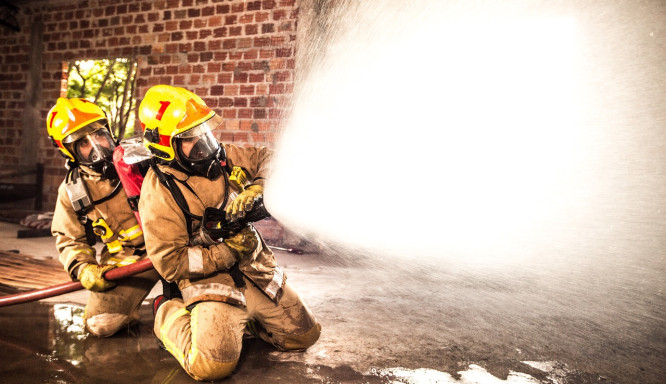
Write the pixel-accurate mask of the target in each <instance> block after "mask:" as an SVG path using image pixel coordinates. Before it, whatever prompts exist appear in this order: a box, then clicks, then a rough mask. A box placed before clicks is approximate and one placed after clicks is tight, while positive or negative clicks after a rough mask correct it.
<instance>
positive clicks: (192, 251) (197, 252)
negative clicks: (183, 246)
mask: <svg viewBox="0 0 666 384" xmlns="http://www.w3.org/2000/svg"><path fill="white" fill-rule="evenodd" d="M187 260H188V264H189V265H188V267H189V269H190V276H191V277H198V276H203V254H202V252H201V248H200V247H190V248H188V249H187Z"/></svg>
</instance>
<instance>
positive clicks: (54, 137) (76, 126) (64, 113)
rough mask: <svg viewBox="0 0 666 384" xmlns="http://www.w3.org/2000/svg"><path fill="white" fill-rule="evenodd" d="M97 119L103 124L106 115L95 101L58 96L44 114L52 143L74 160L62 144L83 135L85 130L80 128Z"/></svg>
mask: <svg viewBox="0 0 666 384" xmlns="http://www.w3.org/2000/svg"><path fill="white" fill-rule="evenodd" d="M100 120H104V121H100ZM98 121H99V123H101V125H105V124H106V115H105V114H104V111H102V109H101V108H100V107H98V106H97V105H95V103H93V102H91V101H88V100H86V99H65V98H63V97H60V98H58V100H57V101H56V104H55V105H54V106H53V108H51V110H50V111H49V113H48V115H46V130H47V132H48V134H49V137H50V138H51V141H52V142H53V145H55V146H56V147H58V149H59V150H60V152H61V153H62V154H63V155H64V156H65V157H67V158H68V159H70V160H71V161H73V162H75V161H76V159H75V157H74V155H73V154H72V152H71V151H70V149H69V148H67V147H66V146H65V145H64V144H66V143H72V142H74V141H75V140H77V139H79V138H80V136H83V135H84V131H85V130H82V128H84V127H87V126H88V125H90V124H92V123H95V122H98ZM99 123H98V124H99ZM107 130H108V127H107ZM109 133H111V131H109Z"/></svg>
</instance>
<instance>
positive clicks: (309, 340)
mask: <svg viewBox="0 0 666 384" xmlns="http://www.w3.org/2000/svg"><path fill="white" fill-rule="evenodd" d="M320 335H321V325H319V323H317V324H315V325H314V326H313V327H312V328H310V330H308V331H307V332H305V333H301V334H299V335H284V336H282V337H278V340H279V341H278V343H277V345H276V346H277V347H278V348H279V349H281V350H283V351H304V350H306V349H308V348H310V347H311V346H312V345H313V344H314V343H316V342H317V340H319V336H320Z"/></svg>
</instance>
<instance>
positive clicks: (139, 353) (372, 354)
mask: <svg viewBox="0 0 666 384" xmlns="http://www.w3.org/2000/svg"><path fill="white" fill-rule="evenodd" d="M18 228H20V227H19V226H18V225H14V224H7V223H0V249H3V250H4V249H18V250H20V251H21V253H25V254H29V255H33V256H35V257H55V249H54V245H53V239H51V238H35V239H16V238H14V237H13V236H15V231H16V230H17V229H18ZM276 253H277V256H278V260H279V262H280V264H281V265H282V266H283V268H284V269H285V270H286V272H287V274H288V275H289V279H290V282H291V284H293V286H294V287H295V288H296V289H297V290H298V291H299V292H300V293H301V294H302V296H303V297H304V299H305V300H306V302H308V304H309V305H310V307H311V308H312V310H313V312H314V313H315V315H316V316H317V317H318V320H319V321H320V322H321V324H322V326H323V333H322V336H321V339H320V340H319V342H318V343H317V344H316V345H315V346H313V347H312V348H310V349H309V350H308V351H307V352H304V353H282V352H277V351H275V350H274V349H273V348H271V347H269V346H268V345H266V344H264V343H263V342H261V341H259V340H256V339H247V340H245V346H244V350H243V353H242V357H241V362H240V364H239V366H238V369H237V371H236V373H235V374H234V375H233V376H232V377H231V378H229V379H227V380H224V382H227V383H253V382H266V383H275V382H285V383H286V382H289V383H405V384H407V383H410V384H411V383H416V384H421V383H444V384H449V383H453V384H456V383H464V384H472V383H484V384H485V383H490V384H495V383H512V384H522V383H544V384H545V383H549V384H565V383H580V384H585V383H615V384H623V383H641V384H651V383H652V384H657V383H664V382H666V365H665V364H664V362H666V327H664V325H665V323H664V318H665V314H666V311H665V309H666V298H665V295H664V292H663V289H664V276H665V273H664V272H666V271H665V270H664V263H663V261H662V262H658V263H656V264H654V263H653V264H648V263H643V264H642V266H641V265H640V264H639V266H638V267H636V268H635V269H633V270H632V271H631V272H630V273H625V272H623V270H622V269H619V268H618V264H616V263H599V262H598V260H594V259H589V260H587V261H586V262H585V263H578V264H571V263H566V264H564V263H563V264H558V265H555V264H553V263H550V264H547V265H546V266H545V268H535V266H534V265H530V264H524V265H521V266H519V267H516V266H515V265H512V266H511V267H510V268H505V267H503V266H499V265H488V266H487V268H485V269H484V270H483V271H479V270H478V268H476V267H472V266H469V265H467V266H466V265H463V264H460V265H448V266H442V265H425V264H423V263H419V264H421V266H420V267H415V266H414V265H412V264H413V263H400V262H395V263H386V262H385V261H384V260H381V259H378V258H375V257H373V256H372V255H365V254H353V253H349V252H342V251H333V250H330V251H326V252H324V253H325V254H305V255H294V254H291V253H287V252H282V251H278V252H276ZM542 267H544V266H543V265H542ZM548 267H552V268H548ZM65 280H66V279H65V277H64V276H63V281H65ZM158 291H159V285H158V287H156V289H154V290H153V292H152V293H151V295H150V296H149V298H148V299H147V300H146V301H145V302H144V305H143V307H142V317H141V320H142V324H141V325H140V326H138V327H135V328H132V329H129V330H128V331H127V332H122V333H121V334H119V335H117V336H114V337H112V338H108V339H97V338H95V337H92V336H90V335H88V334H87V332H86V331H85V330H84V329H83V328H82V326H81V316H82V311H83V306H84V303H85V301H86V297H87V294H86V292H85V291H78V292H74V293H71V294H67V295H62V296H60V297H56V298H51V299H47V300H43V301H41V302H36V303H29V304H21V305H15V306H12V307H5V308H0V344H2V346H1V347H0V361H2V364H0V382H3V383H26V382H34V383H63V382H66V383H91V382H94V383H119V382H126V383H190V382H195V381H194V380H192V379H190V378H189V377H188V376H187V375H186V374H185V373H184V371H183V370H182V369H181V368H180V367H179V366H178V364H177V363H176V361H175V359H174V358H172V357H171V356H170V355H169V354H168V353H167V352H164V351H162V350H160V349H158V347H157V344H156V342H155V339H154V336H153V334H152V328H151V325H152V314H151V310H150V305H149V303H150V300H151V298H152V297H153V296H155V295H156V294H157V292H158Z"/></svg>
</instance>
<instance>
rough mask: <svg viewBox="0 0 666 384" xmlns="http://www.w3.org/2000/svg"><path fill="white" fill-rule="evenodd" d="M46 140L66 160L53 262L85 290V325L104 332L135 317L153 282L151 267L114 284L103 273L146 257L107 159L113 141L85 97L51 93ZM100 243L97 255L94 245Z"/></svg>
mask: <svg viewBox="0 0 666 384" xmlns="http://www.w3.org/2000/svg"><path fill="white" fill-rule="evenodd" d="M46 129H47V132H48V135H49V137H50V138H51V140H52V142H53V145H54V146H56V147H57V148H58V149H59V150H60V153H61V154H62V155H63V156H64V157H65V158H66V159H67V162H66V167H67V168H68V171H67V176H66V177H65V180H64V181H63V182H62V184H61V185H60V187H59V189H58V200H57V202H56V206H55V211H54V214H53V224H52V226H51V232H52V233H53V235H54V236H55V237H56V247H57V249H58V252H59V254H60V262H61V263H62V264H63V266H64V267H65V271H66V272H67V273H68V274H69V276H70V278H71V279H72V280H73V281H76V280H79V281H80V282H81V284H82V285H83V287H84V288H86V289H88V290H90V291H92V292H91V294H90V298H89V300H88V303H87V305H86V310H85V316H84V318H85V324H86V328H87V329H88V330H89V331H90V332H91V333H92V334H94V335H96V336H101V337H107V336H111V335H113V334H114V333H116V332H117V331H118V330H120V329H122V328H123V327H127V326H128V325H130V324H132V323H134V322H137V321H138V320H139V306H140V305H141V302H142V301H143V299H144V298H145V297H146V296H147V295H148V293H149V292H150V290H151V289H152V287H153V286H154V285H155V283H156V282H157V281H159V275H158V274H157V272H156V271H155V270H150V271H147V272H143V273H141V274H138V275H135V276H132V277H131V278H129V279H125V280H123V281H121V282H118V283H117V284H116V283H114V282H110V281H107V280H105V279H104V273H106V272H107V271H108V270H110V269H112V268H115V267H119V266H125V265H128V264H131V263H134V262H136V261H138V260H141V259H143V258H145V257H146V251H145V246H144V241H143V232H142V230H141V227H140V226H139V224H138V222H137V220H136V217H135V215H134V212H133V211H132V209H131V208H130V205H129V203H128V201H127V196H126V194H125V191H124V190H123V188H122V185H121V184H120V181H119V179H118V175H117V174H116V172H115V168H114V166H113V162H112V155H113V150H114V148H115V146H116V144H117V142H116V140H115V139H114V138H113V134H112V133H111V130H110V129H109V126H108V123H107V120H106V115H105V114H104V112H103V111H102V109H101V108H100V107H98V106H97V105H95V104H94V103H92V102H90V101H88V100H85V99H65V98H59V99H58V100H57V102H56V104H55V106H53V108H51V110H50V111H49V113H48V115H47V117H46ZM98 238H99V239H101V241H102V242H103V243H104V248H103V250H102V251H101V255H99V256H98V255H97V251H96V249H95V248H94V245H95V243H96V241H97V239H98Z"/></svg>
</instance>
